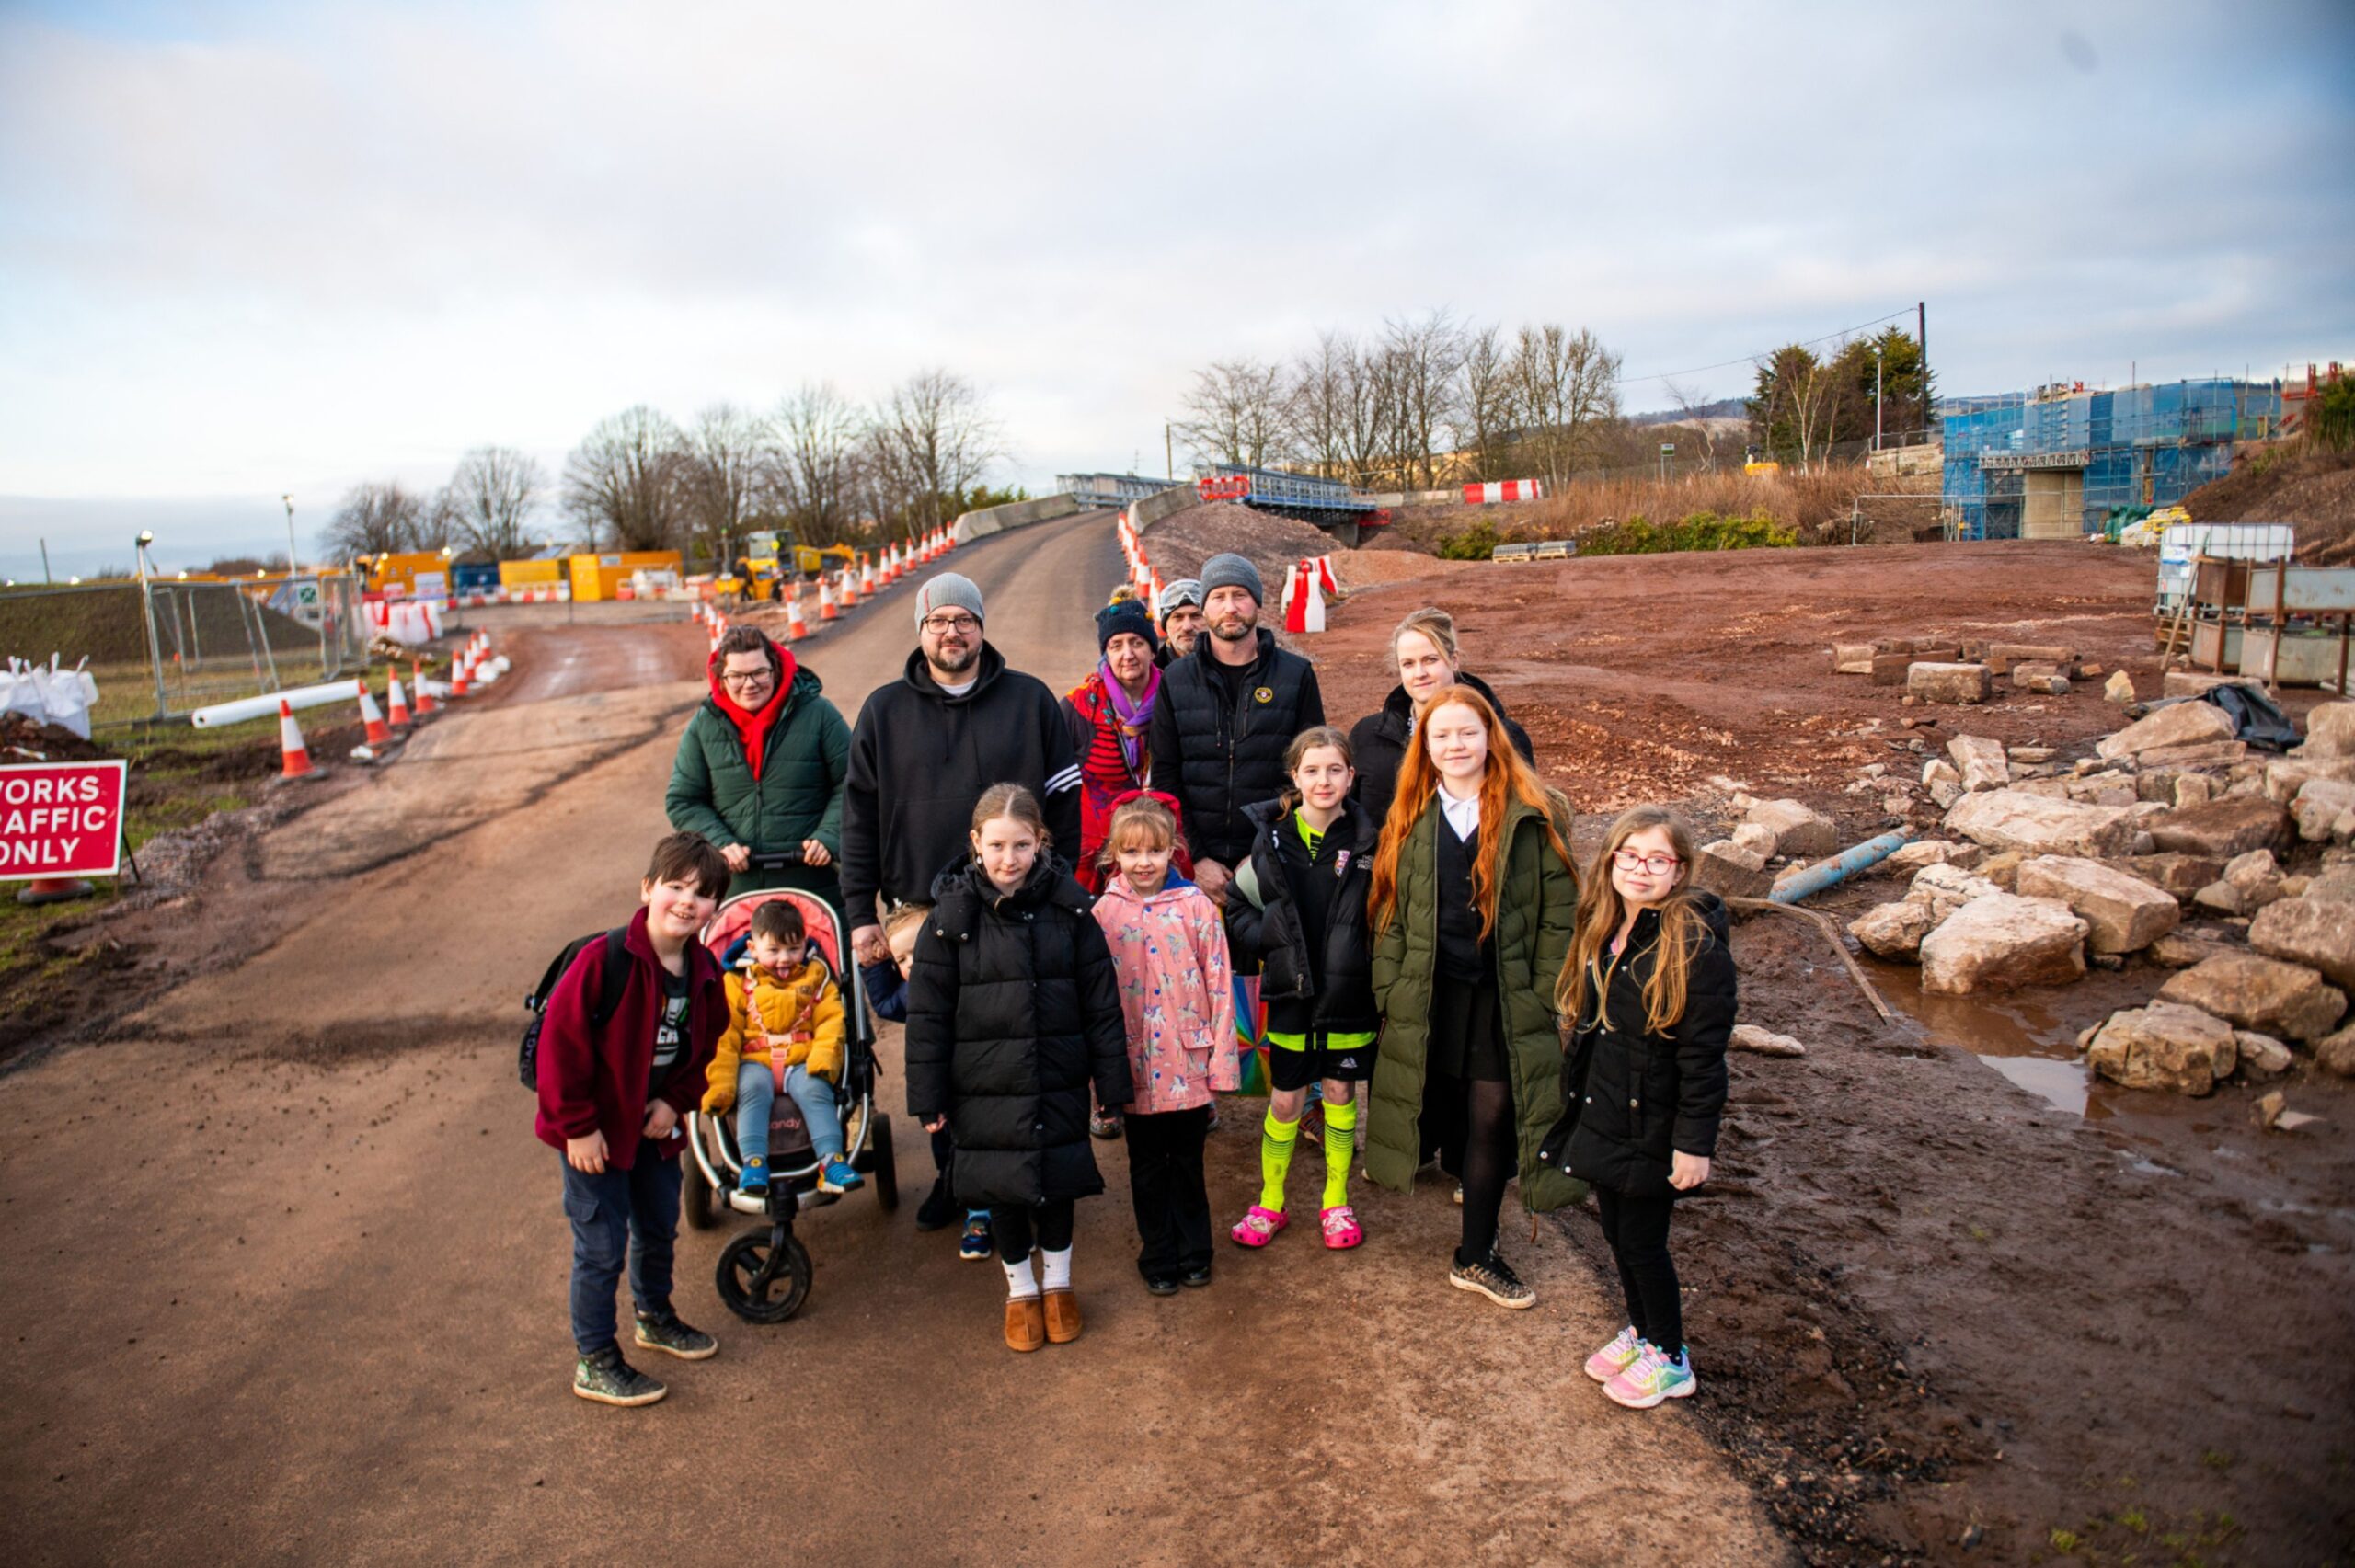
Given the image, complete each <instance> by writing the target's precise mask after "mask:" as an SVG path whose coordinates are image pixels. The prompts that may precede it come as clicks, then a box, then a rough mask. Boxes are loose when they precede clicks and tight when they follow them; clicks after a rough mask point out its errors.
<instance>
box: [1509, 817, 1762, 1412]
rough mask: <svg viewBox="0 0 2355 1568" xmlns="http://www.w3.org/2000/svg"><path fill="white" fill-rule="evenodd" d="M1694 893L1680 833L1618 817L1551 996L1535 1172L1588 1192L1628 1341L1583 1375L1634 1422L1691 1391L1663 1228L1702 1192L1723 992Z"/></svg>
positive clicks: (1703, 908)
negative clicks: (1551, 1044) (1561, 1175)
mask: <svg viewBox="0 0 2355 1568" xmlns="http://www.w3.org/2000/svg"><path fill="white" fill-rule="evenodd" d="M1692 878H1693V840H1692V835H1691V834H1690V833H1689V832H1688V831H1687V830H1686V829H1685V826H1684V824H1683V821H1681V820H1679V819H1678V818H1677V817H1676V816H1675V815H1674V814H1673V813H1672V812H1670V811H1668V810H1665V809H1663V808H1662V807H1657V806H1638V807H1636V808H1635V809H1633V810H1631V811H1628V812H1626V813H1624V814H1623V815H1622V816H1621V817H1620V818H1619V819H1618V820H1617V821H1615V822H1614V823H1612V825H1611V831H1610V833H1609V835H1608V836H1607V837H1605V839H1604V840H1603V853H1602V854H1601V856H1600V857H1599V858H1598V860H1597V862H1596V864H1595V868H1594V870H1593V871H1591V872H1590V873H1589V874H1588V876H1587V879H1586V893H1585V896H1584V897H1583V898H1580V900H1579V913H1578V929H1577V932H1576V933H1575V934H1574V935H1573V936H1572V937H1571V940H1570V952H1569V956H1568V959H1567V960H1566V961H1565V962H1564V964H1563V966H1562V973H1561V979H1560V982H1559V985H1558V988H1557V1000H1558V1001H1559V1002H1560V1006H1561V1010H1562V1015H1563V1016H1564V1017H1566V1018H1570V1019H1573V1020H1575V1021H1576V1022H1575V1024H1574V1026H1573V1030H1572V1033H1571V1036H1570V1056H1569V1059H1568V1066H1567V1070H1566V1072H1565V1077H1566V1079H1567V1081H1568V1101H1569V1108H1568V1111H1567V1112H1566V1113H1565V1114H1564V1116H1563V1117H1562V1120H1561V1121H1560V1122H1559V1123H1558V1124H1557V1126H1556V1127H1555V1129H1554V1130H1553V1132H1551V1133H1549V1134H1548V1135H1547V1136H1546V1139H1545V1147H1544V1149H1543V1150H1541V1156H1542V1157H1543V1158H1545V1159H1546V1160H1548V1161H1549V1162H1557V1163H1558V1164H1559V1165H1560V1166H1561V1167H1562V1168H1563V1169H1565V1170H1567V1171H1568V1173H1570V1174H1572V1175H1574V1176H1578V1177H1580V1178H1582V1179H1583V1180H1585V1181H1588V1182H1591V1183H1592V1184H1593V1185H1594V1197H1595V1204H1596V1206H1597V1208H1598V1209H1599V1211H1600V1214H1601V1218H1602V1220H1603V1239H1604V1240H1605V1241H1607V1242H1610V1244H1611V1253H1612V1256H1613V1257H1614V1259H1616V1260H1617V1262H1618V1265H1619V1283H1620V1286H1621V1288H1622V1289H1623V1290H1625V1292H1626V1300H1627V1326H1626V1327H1625V1328H1623V1329H1621V1330H1620V1331H1619V1333H1618V1335H1617V1337H1615V1338H1614V1339H1613V1340H1612V1342H1611V1343H1610V1344H1608V1345H1604V1346H1603V1348H1602V1349H1600V1350H1598V1351H1596V1352H1595V1353H1594V1354H1593V1355H1592V1356H1589V1357H1588V1358H1587V1363H1586V1372H1587V1376H1588V1377H1590V1378H1592V1379H1594V1380H1595V1381H1597V1382H1599V1383H1601V1384H1602V1385H1603V1393H1604V1394H1605V1395H1607V1396H1608V1397H1610V1398H1611V1399H1612V1400H1614V1401H1615V1402H1618V1403H1620V1404H1623V1405H1626V1406H1629V1407H1630V1408H1632V1409H1637V1410H1648V1409H1649V1408H1651V1407H1652V1406H1653V1405H1656V1404H1659V1403H1660V1402H1662V1401H1663V1400H1671V1399H1683V1398H1684V1397H1686V1396H1688V1395H1690V1394H1691V1393H1692V1392H1693V1391H1694V1388H1695V1387H1697V1386H1698V1385H1697V1383H1696V1381H1695V1379H1694V1375H1693V1364H1692V1360H1691V1358H1690V1356H1687V1354H1686V1352H1685V1348H1684V1320H1683V1310H1682V1304H1681V1299H1680V1298H1679V1296H1678V1294H1677V1284H1676V1265H1674V1264H1673V1263H1671V1261H1670V1259H1669V1255H1668V1220H1669V1215H1670V1212H1671V1208H1672V1207H1673V1205H1674V1203H1675V1200H1676V1196H1677V1194H1679V1193H1683V1192H1690V1191H1691V1190H1692V1189H1694V1187H1697V1186H1699V1185H1701V1184H1702V1183H1703V1182H1706V1181H1707V1180H1708V1179H1709V1160H1710V1156H1711V1155H1712V1154H1714V1153H1715V1152H1716V1150H1717V1117H1718V1115H1719V1113H1720V1112H1721V1111H1722V1110H1723V1109H1724V1106H1725V1102H1726V1041H1727V1038H1728V1037H1729V1036H1730V1035H1731V1034H1732V1032H1733V1019H1734V992H1735V983H1734V967H1733V955H1732V952H1731V950H1730V949H1729V946H1728V945H1727V943H1728V936H1729V932H1728V926H1727V919H1726V907H1725V905H1724V903H1723V902H1722V901H1720V900H1719V899H1718V898H1717V895H1716V894H1714V893H1706V892H1702V891H1699V890H1697V889H1695V888H1694V887H1693V886H1692Z"/></svg>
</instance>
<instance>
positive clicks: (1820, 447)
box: [1751, 343, 1849, 468]
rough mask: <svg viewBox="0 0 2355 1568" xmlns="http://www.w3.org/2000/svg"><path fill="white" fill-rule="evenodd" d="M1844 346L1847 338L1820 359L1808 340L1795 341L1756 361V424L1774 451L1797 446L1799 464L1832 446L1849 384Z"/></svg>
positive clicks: (1753, 405)
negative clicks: (1807, 343) (1844, 365)
mask: <svg viewBox="0 0 2355 1568" xmlns="http://www.w3.org/2000/svg"><path fill="white" fill-rule="evenodd" d="M1846 347H1847V346H1846V344H1844V343H1843V344H1842V345H1841V346H1840V348H1839V349H1834V350H1833V351H1832V353H1830V354H1827V355H1825V356H1823V357H1822V358H1821V359H1819V358H1817V357H1816V355H1815V354H1814V352H1813V351H1812V350H1810V349H1808V348H1807V346H1806V345H1804V344H1800V343H1792V344H1787V345H1786V346H1785V347H1783V348H1780V349H1775V352H1774V353H1772V354H1770V355H1768V356H1767V357H1766V358H1765V359H1763V360H1761V361H1759V362H1758V393H1757V395H1756V396H1754V397H1752V399H1751V420H1752V425H1753V426H1754V427H1755V428H1756V429H1758V430H1759V431H1760V432H1761V434H1762V436H1763V440H1764V442H1765V444H1766V445H1767V447H1768V448H1769V449H1770V450H1774V451H1776V452H1791V451H1796V452H1798V460H1799V466H1800V467H1801V468H1806V467H1808V466H1809V465H1810V464H1812V463H1813V462H1814V460H1815V457H1816V455H1817V454H1818V453H1819V452H1826V451H1828V450H1829V449H1830V447H1831V445H1832V436H1833V431H1834V429H1836V427H1837V426H1838V424H1839V422H1840V413H1841V406H1842V403H1843V400H1844V395H1845V394H1846V392H1847V390H1848V385H1849V377H1848V375H1847V372H1846V371H1845V370H1844V368H1843V367H1842V365H1841V363H1840V358H1841V353H1842V352H1843V351H1844V349H1846Z"/></svg>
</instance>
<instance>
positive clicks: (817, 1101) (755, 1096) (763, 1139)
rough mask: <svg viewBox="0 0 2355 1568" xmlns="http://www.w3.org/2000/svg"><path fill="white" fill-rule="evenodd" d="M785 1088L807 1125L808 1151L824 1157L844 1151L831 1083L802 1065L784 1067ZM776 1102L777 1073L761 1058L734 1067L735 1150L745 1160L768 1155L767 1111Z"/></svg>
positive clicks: (840, 1118)
mask: <svg viewBox="0 0 2355 1568" xmlns="http://www.w3.org/2000/svg"><path fill="white" fill-rule="evenodd" d="M785 1092H786V1094H787V1096H788V1097H789V1098H790V1099H791V1100H792V1101H793V1103H794V1104H797V1105H798V1106H800V1107H801V1119H802V1121H803V1122H805V1123H807V1124H808V1126H809V1128H810V1151H811V1152H812V1153H814V1154H816V1155H817V1156H818V1158H819V1159H821V1160H823V1159H825V1158H826V1157H827V1156H828V1155H830V1154H840V1153H841V1152H842V1151H843V1119H842V1117H841V1116H838V1115H837V1114H836V1113H835V1110H834V1086H833V1084H831V1083H829V1082H826V1081H825V1080H824V1079H822V1078H821V1077H819V1076H818V1075H817V1074H816V1073H813V1072H811V1071H810V1070H808V1069H807V1068H803V1067H788V1068H787V1069H786V1070H785ZM775 1103H776V1075H775V1073H773V1072H771V1071H770V1070H769V1064H768V1063H766V1062H764V1061H748V1062H746V1063H744V1065H743V1066H741V1067H740V1068H738V1069H737V1070H736V1150H737V1152H738V1153H740V1154H741V1155H743V1157H744V1158H745V1159H747V1160H760V1161H764V1162H765V1161H766V1160H767V1159H768V1157H769V1111H770V1108H771V1107H772V1106H774V1105H775Z"/></svg>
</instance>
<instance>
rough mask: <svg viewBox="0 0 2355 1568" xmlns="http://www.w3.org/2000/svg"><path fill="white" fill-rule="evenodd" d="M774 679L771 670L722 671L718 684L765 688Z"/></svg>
mask: <svg viewBox="0 0 2355 1568" xmlns="http://www.w3.org/2000/svg"><path fill="white" fill-rule="evenodd" d="M775 678H776V672H775V670H721V671H720V672H719V683H720V684H721V685H723V686H765V685H767V684H768V683H769V682H770V681H773V680H775Z"/></svg>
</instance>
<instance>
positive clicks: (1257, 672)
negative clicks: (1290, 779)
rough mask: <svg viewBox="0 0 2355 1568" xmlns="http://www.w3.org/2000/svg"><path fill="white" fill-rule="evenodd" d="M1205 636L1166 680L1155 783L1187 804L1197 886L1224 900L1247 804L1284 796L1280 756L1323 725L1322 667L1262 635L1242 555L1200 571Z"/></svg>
mask: <svg viewBox="0 0 2355 1568" xmlns="http://www.w3.org/2000/svg"><path fill="white" fill-rule="evenodd" d="M1201 583H1202V613H1203V630H1204V632H1205V633H1207V634H1208V635H1203V636H1200V637H1197V638H1196V639H1195V642H1194V651H1193V652H1192V653H1191V654H1190V655H1189V656H1188V657H1186V658H1179V659H1174V660H1172V661H1171V662H1170V665H1169V668H1168V669H1167V670H1165V671H1164V672H1163V674H1162V683H1161V698H1160V700H1159V702H1157V703H1156V704H1155V707H1154V714H1153V731H1152V751H1153V783H1154V787H1155V789H1164V790H1167V791H1168V792H1169V793H1171V794H1172V795H1176V796H1177V803H1178V805H1179V806H1180V807H1182V808H1183V812H1184V816H1183V820H1184V822H1185V824H1186V840H1187V842H1188V843H1189V845H1190V846H1191V847H1192V849H1193V853H1194V881H1195V883H1196V884H1197V885H1198V886H1200V888H1201V889H1202V891H1203V892H1205V893H1208V894H1209V895H1210V896H1211V897H1212V898H1218V899H1221V900H1223V898H1224V897H1225V894H1226V884H1227V882H1228V880H1229V878H1230V876H1232V874H1233V868H1234V866H1235V864H1236V863H1237V862H1238V861H1240V860H1241V859H1242V857H1243V856H1244V855H1245V854H1246V853H1248V852H1249V850H1250V846H1251V834H1252V829H1251V823H1250V820H1249V818H1246V817H1245V816H1244V814H1243V808H1244V807H1246V806H1255V805H1257V804H1258V803H1259V802H1260V801H1263V800H1273V799H1274V798H1275V797H1276V796H1278V795H1281V794H1282V793H1283V792H1284V786H1285V784H1286V783H1287V781H1286V779H1285V778H1284V751H1285V750H1286V749H1287V748H1288V747H1290V746H1291V744H1292V737H1293V736H1295V735H1297V734H1299V733H1300V732H1301V731H1302V730H1304V729H1307V728H1309V727H1312V726H1315V725H1320V724H1323V723H1324V722H1325V697H1324V693H1323V692H1320V691H1319V690H1318V689H1317V685H1316V670H1315V667H1314V666H1313V665H1311V664H1310V663H1309V662H1308V660H1307V659H1305V658H1302V657H1301V656H1300V655H1299V654H1296V653H1291V652H1287V651H1286V650H1284V649H1282V648H1279V647H1276V636H1275V634H1274V633H1273V632H1267V631H1262V630H1260V629H1259V605H1260V601H1261V599H1262V597H1263V594H1264V591H1265V590H1264V589H1262V587H1261V585H1260V581H1259V568H1258V567H1255V566H1253V565H1252V564H1251V563H1250V561H1249V560H1248V559H1246V557H1244V556H1241V555H1233V554H1228V555H1212V557H1211V558H1210V559H1209V560H1208V561H1206V562H1204V563H1203V565H1202V577H1201Z"/></svg>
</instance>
